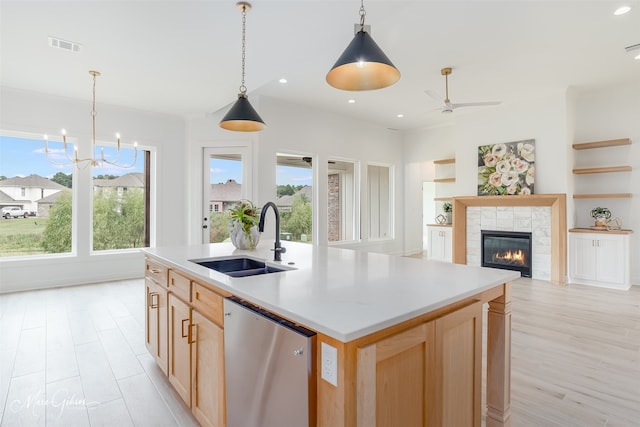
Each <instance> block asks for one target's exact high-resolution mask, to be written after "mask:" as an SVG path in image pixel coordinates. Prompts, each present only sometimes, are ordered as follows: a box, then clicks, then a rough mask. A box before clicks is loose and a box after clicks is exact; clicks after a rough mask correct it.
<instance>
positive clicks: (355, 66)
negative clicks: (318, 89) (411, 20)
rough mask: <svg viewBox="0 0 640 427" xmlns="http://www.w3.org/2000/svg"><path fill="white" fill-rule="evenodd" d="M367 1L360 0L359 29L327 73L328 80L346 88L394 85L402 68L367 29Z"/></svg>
mask: <svg viewBox="0 0 640 427" xmlns="http://www.w3.org/2000/svg"><path fill="white" fill-rule="evenodd" d="M365 15H366V12H365V10H364V0H361V1H360V30H359V31H358V32H357V33H356V35H355V37H354V38H353V40H352V41H351V43H349V46H347V48H346V49H345V51H344V52H342V55H340V58H338V60H337V61H336V63H335V65H334V66H333V68H332V69H331V71H329V72H328V73H327V83H329V84H330V85H331V86H333V87H335V88H337V89H343V90H352V91H356V90H372V89H382V88H384V87H387V86H391V85H392V84H394V83H395V82H397V81H398V80H399V79H400V71H398V69H397V68H396V67H395V66H394V65H393V63H392V62H391V60H389V58H387V55H385V54H384V52H383V51H382V49H380V47H379V46H378V45H377V44H376V42H375V41H373V38H371V35H369V33H368V32H367V31H366V30H365V26H364V18H365Z"/></svg>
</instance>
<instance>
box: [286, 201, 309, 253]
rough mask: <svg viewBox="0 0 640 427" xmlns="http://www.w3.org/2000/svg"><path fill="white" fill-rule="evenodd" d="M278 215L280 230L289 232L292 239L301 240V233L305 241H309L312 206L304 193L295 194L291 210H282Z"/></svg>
mask: <svg viewBox="0 0 640 427" xmlns="http://www.w3.org/2000/svg"><path fill="white" fill-rule="evenodd" d="M280 217H281V218H280V232H282V233H291V235H292V240H294V241H302V236H303V235H305V236H306V240H305V241H307V242H310V241H311V224H312V207H311V202H310V201H309V199H308V198H307V196H306V195H304V194H296V195H295V196H294V197H293V203H292V205H291V211H290V212H282V213H281V215H280Z"/></svg>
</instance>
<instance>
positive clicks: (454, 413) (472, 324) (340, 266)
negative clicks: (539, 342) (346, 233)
mask: <svg viewBox="0 0 640 427" xmlns="http://www.w3.org/2000/svg"><path fill="white" fill-rule="evenodd" d="M285 246H286V247H287V252H286V253H284V254H282V261H281V262H278V263H272V264H273V265H278V266H280V267H282V268H285V269H286V270H287V271H283V272H278V273H272V274H264V275H259V276H252V277H229V276H228V275H226V274H223V273H219V272H217V271H214V270H211V269H209V268H206V267H203V266H201V265H198V264H196V263H194V262H192V261H191V260H202V259H209V258H219V257H232V256H248V257H250V258H256V259H262V260H266V261H269V260H271V259H272V258H273V252H272V251H270V250H269V249H268V248H270V247H271V246H270V243H269V242H261V243H260V245H259V246H258V248H257V249H256V250H254V251H241V250H237V249H235V248H234V247H233V246H232V245H231V244H230V243H221V244H211V245H195V246H182V247H163V248H151V249H145V250H144V252H145V254H146V256H147V262H146V263H147V265H146V281H145V283H146V287H147V324H148V326H147V346H148V347H149V350H150V351H151V352H152V353H153V354H154V356H155V357H156V360H157V361H158V364H159V365H160V367H161V368H163V370H164V371H165V372H166V373H167V374H168V376H169V380H170V381H171V383H172V384H173V385H174V387H175V388H176V390H177V391H178V393H179V394H180V395H181V396H182V397H183V399H185V402H186V403H187V404H188V405H190V406H191V408H192V410H193V412H194V415H195V416H196V418H197V419H198V421H200V423H201V424H203V425H215V426H223V425H225V424H224V423H225V417H224V360H223V358H224V352H223V349H222V344H221V343H222V337H223V336H224V321H223V313H222V308H221V307H222V299H223V298H225V297H229V296H235V297H238V298H241V299H243V300H246V301H248V302H250V303H252V304H255V305H257V306H259V307H262V308H264V309H266V310H268V311H270V312H271V313H273V314H276V315H278V316H281V317H283V318H285V319H288V320H289V321H292V322H294V323H296V324H299V325H302V326H304V327H306V328H308V329H310V330H312V331H315V332H316V333H317V337H316V341H315V351H314V354H313V363H314V369H313V371H312V372H311V376H312V378H311V381H310V388H311V390H310V396H311V398H312V400H313V402H311V405H310V412H311V414H312V422H311V425H317V426H330V427H352V426H367V427H368V426H376V425H377V426H385V425H388V426H400V425H402V426H413V425H425V426H427V425H428V426H441V425H450V426H456V427H458V426H480V423H481V419H482V415H483V412H484V411H483V409H482V408H481V404H480V402H481V396H482V389H481V387H482V366H483V364H482V354H483V340H482V323H483V304H484V303H488V305H489V308H488V314H487V316H486V321H487V332H488V333H487V340H486V346H487V348H486V355H487V356H486V357H487V364H486V366H487V376H486V405H487V408H486V412H485V415H486V425H487V426H488V427H491V426H503V425H509V394H510V390H509V387H510V346H511V342H510V331H511V314H510V309H511V308H510V305H511V302H510V281H511V280H514V279H515V278H517V277H519V273H515V272H511V271H505V270H495V269H486V268H476V267H468V266H464V265H456V264H448V263H440V262H431V261H425V260H419V259H410V258H403V257H395V256H388V255H383V254H375V253H367V252H359V251H352V250H348V249H338V248H327V247H315V246H312V245H307V244H301V243H286V245H285ZM173 331H175V333H174V332H173ZM207 337H208V338H209V339H208V341H207V343H208V344H207V343H205V342H204V340H205V339H206V338H207ZM181 339H182V340H184V343H181ZM200 340H203V342H202V343H200V344H199V341H200ZM327 348H328V349H331V350H332V352H330V354H334V355H335V361H336V365H335V374H334V376H331V375H329V376H327V375H326V374H327V367H326V366H325V365H323V363H326V360H323V359H326V358H325V356H324V355H323V353H324V349H327ZM321 349H322V350H321ZM205 354H206V359H204V358H203V357H201V356H203V355H205ZM212 360H214V361H215V363H213V364H212V363H211V361H212ZM205 362H206V363H205ZM332 363H333V362H332ZM183 365H188V366H186V367H185V366H183ZM210 365H215V366H210ZM323 369H324V371H323ZM199 375H207V381H206V383H205V381H203V380H202V378H198V376H199ZM207 388H208V389H209V390H206V389H207ZM204 393H206V395H205V394H204Z"/></svg>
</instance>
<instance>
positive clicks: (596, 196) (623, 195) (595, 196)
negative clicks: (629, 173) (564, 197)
mask: <svg viewBox="0 0 640 427" xmlns="http://www.w3.org/2000/svg"><path fill="white" fill-rule="evenodd" d="M573 198H574V199H630V198H631V193H601V194H574V195H573Z"/></svg>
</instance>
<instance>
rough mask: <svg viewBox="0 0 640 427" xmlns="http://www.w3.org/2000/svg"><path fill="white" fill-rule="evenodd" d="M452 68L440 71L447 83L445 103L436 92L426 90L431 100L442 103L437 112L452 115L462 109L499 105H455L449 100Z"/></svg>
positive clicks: (498, 102) (470, 103)
mask: <svg viewBox="0 0 640 427" xmlns="http://www.w3.org/2000/svg"><path fill="white" fill-rule="evenodd" d="M451 70H452V68H451V67H446V68H443V69H441V70H440V74H442V75H443V76H444V81H445V90H446V93H445V98H444V101H441V99H442V97H441V96H440V95H438V94H437V93H436V92H434V91H432V90H425V91H424V92H425V93H426V94H427V95H429V96H430V97H431V98H433V99H435V100H436V101H438V102H442V105H441V106H440V108H436V110H441V111H442V112H443V113H452V112H453V110H455V109H456V108H461V107H482V106H487V105H498V104H500V101H488V102H464V103H460V104H454V103H452V102H451V100H450V99H449V75H450V74H451Z"/></svg>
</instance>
